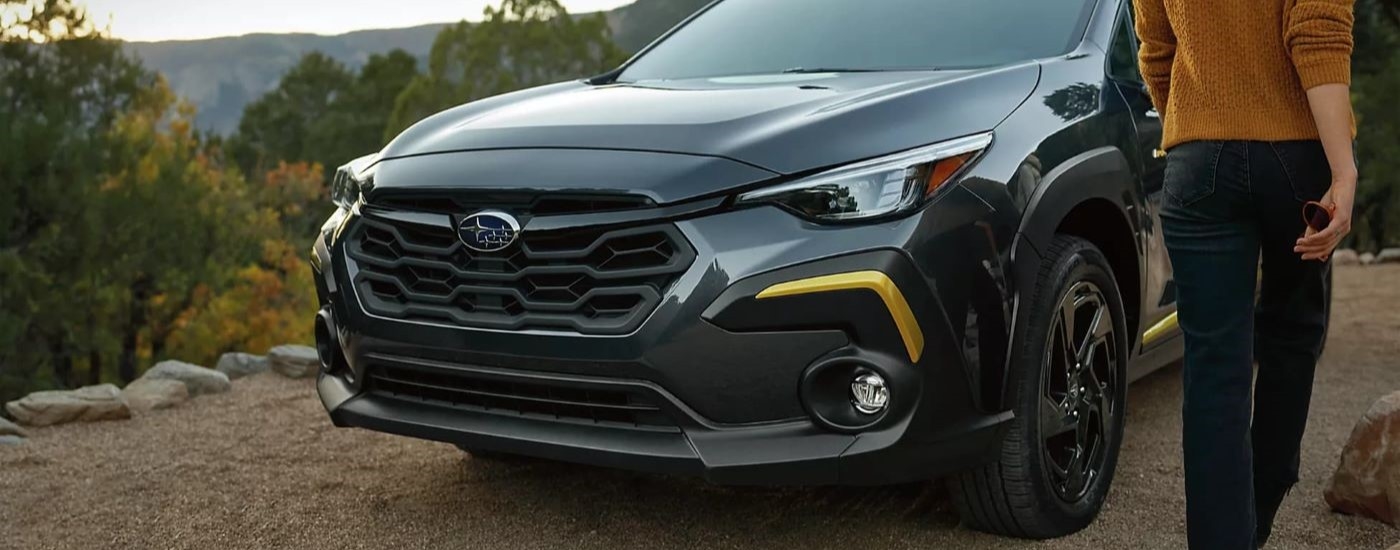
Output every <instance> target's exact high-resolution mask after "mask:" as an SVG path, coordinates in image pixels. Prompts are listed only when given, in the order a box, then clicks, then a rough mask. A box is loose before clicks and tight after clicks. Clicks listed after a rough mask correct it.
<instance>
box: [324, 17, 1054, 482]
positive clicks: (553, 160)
mask: <svg viewBox="0 0 1400 550" xmlns="http://www.w3.org/2000/svg"><path fill="white" fill-rule="evenodd" d="M730 4H733V5H735V6H738V7H736V8H734V9H732V10H729V11H724V10H721V8H722V7H724V6H726V5H730ZM912 5H914V4H911V6H912ZM716 6H718V7H712V8H711V10H712V11H716V12H719V13H717V14H714V15H710V14H707V15H705V16H702V17H701V18H700V19H698V20H697V21H698V22H697V23H694V24H693V25H695V26H696V27H697V30H694V31H691V32H690V33H689V34H687V33H684V32H682V33H678V34H677V35H676V36H675V37H674V38H673V39H665V40H663V42H662V46H665V44H667V43H668V42H670V41H673V40H674V41H675V42H676V45H675V46H674V47H673V48H672V50H675V51H678V52H684V51H687V50H689V49H691V47H692V45H690V44H687V41H688V40H702V39H703V38H704V35H705V33H706V28H707V27H706V26H705V25H703V24H701V23H702V22H704V21H706V20H707V18H709V19H711V20H714V21H715V22H714V23H711V24H710V25H711V26H713V27H718V28H725V27H726V25H728V24H729V23H727V22H726V18H727V17H737V16H739V15H741V14H739V13H737V12H736V10H739V9H740V8H743V7H744V6H750V8H752V7H753V6H752V3H751V2H720V3H718V4H716ZM746 9H748V8H746ZM754 9H756V8H754ZM765 9H766V8H765ZM842 9H845V8H842ZM1047 13H1049V12H1047ZM775 16H776V15H775ZM1080 17H1081V16H1080V14H1077V13H1076V14H1072V17H1070V18H1067V19H1066V20H1067V21H1069V20H1071V19H1072V20H1073V21H1076V22H1078V21H1079V18H1080ZM1026 19H1027V21H1026V23H1025V24H1026V25H1030V24H1032V23H1035V24H1042V23H1044V21H1043V19H1044V17H1040V16H1038V15H1036V14H1030V15H1027V16H1026ZM1036 19H1040V20H1042V21H1035V20H1036ZM1075 24H1079V23H1075ZM1066 25H1068V23H1066ZM692 37H694V38H692ZM1057 40H1063V39H1057ZM1057 47H1058V46H1057ZM796 49H797V50H801V49H802V47H797V48H796ZM1037 51H1038V50H1037ZM667 55H669V54H668V53H667V51H666V50H664V49H662V48H661V47H657V51H656V52H652V53H647V54H643V55H642V56H641V57H640V58H638V59H637V60H634V61H633V62H631V64H630V65H629V66H628V67H625V68H624V70H623V71H620V72H619V73H615V74H612V75H607V76H605V77H602V78H599V79H595V80H593V81H588V82H574V83H565V84H560V85H555V86H548V87H543V88H538V89H534V90H528V91H525V92H520V93H517V94H508V95H506V96H501V97H498V98H493V99H488V100H484V101H480V102H476V103H473V104H469V105H466V106H463V107H460V108H457V109H454V110H450V111H447V112H446V113H443V114H440V115H438V116H436V117H432V118H430V119H428V120H426V121H424V122H422V123H420V124H419V125H417V126H415V127H414V128H413V129H410V130H409V131H408V132H406V133H405V134H404V135H402V136H400V137H399V138H398V139H396V140H395V141H394V142H393V143H391V144H390V145H389V146H388V147H387V148H386V149H385V150H384V151H382V152H381V153H380V154H379V155H376V156H374V157H370V158H366V159H361V160H360V161H357V162H355V163H351V164H350V165H347V166H346V167H344V168H342V169H341V171H340V173H339V174H338V175H337V178H336V193H335V195H336V199H337V202H338V210H337V212H336V213H335V214H334V215H333V216H332V218H331V219H330V220H329V221H328V222H327V223H326V224H325V226H324V227H323V229H322V234H321V235H320V238H318V239H317V241H316V243H315V246H314V250H313V253H312V256H313V257H312V265H313V268H314V271H315V278H316V284H317V289H318V293H319V297H320V301H321V304H322V306H323V310H322V312H321V314H320V315H319V316H318V317H317V323H318V330H317V333H318V340H319V342H318V344H319V345H320V348H321V350H322V353H323V362H324V363H325V365H324V366H325V372H324V373H323V374H322V375H321V377H320V379H319V383H318V389H319V392H320V395H321V399H322V402H323V404H324V405H325V406H326V409H327V410H328V411H329V412H330V415H331V418H332V419H333V421H334V422H335V423H336V424H337V425H340V426H357V427H362V428H368V429H372V430H378V431H384V432H390V433H396V434H402V435H407V436H412V437H420V438H425V439H432V440H438V441H444V442H449V443H453V444H457V445H459V446H462V447H463V448H466V449H471V450H480V451H491V452H498V453H511V454H521V455H531V456H537V457H544V458H550V459H557V460H562V461H571V462H579V463H588V464H595V465H602V466H610V467H620V468H627V469H635V470H642V471H654V472H671V473H688V474H696V475H702V476H705V477H706V478H708V479H711V480H713V481H716V482H720V483H732V484H884V483H893V482H902V481H910V480H920V479H929V478H931V477H935V476H938V475H941V474H945V473H949V472H952V471H955V470H960V469H963V468H966V467H968V466H970V465H973V464H978V463H981V462H982V461H984V460H986V459H988V458H990V456H991V454H993V453H995V452H996V451H997V450H998V448H999V447H998V442H999V441H1000V440H1001V435H1002V432H1003V430H1004V429H1005V427H1006V425H1007V423H1008V421H1009V420H1010V419H1011V413H1010V412H1009V411H1008V410H1007V409H1006V407H1005V406H1004V404H1003V402H1002V395H1001V393H1000V392H1001V391H1002V388H1003V385H1002V382H1003V379H1002V378H1003V376H1004V372H1003V369H1004V365H1005V352H1006V349H1007V347H1008V340H1009V337H1010V336H1009V331H1010V322H1009V319H1010V311H1011V307H1012V305H1011V299H1010V298H1009V296H1010V292H1009V290H1008V285H1009V284H1010V283H1009V282H1008V280H1007V276H1006V264H1007V262H1008V261H1009V257H1010V254H1011V252H1010V246H1011V242H1012V240H1013V239H1012V237H1013V236H1014V233H1015V224H1016V221H1017V218H1016V214H1015V213H1014V212H1010V211H1007V210H1008V209H1007V208H1004V207H1003V206H1002V205H994V204H995V203H996V201H995V200H993V199H990V198H989V197H985V196H980V195H979V194H978V193H977V192H976V191H974V189H973V186H970V185H967V184H966V183H967V182H969V181H971V180H980V181H991V182H995V181H1005V180H1006V178H1007V177H1008V176H1009V175H1010V174H1011V173H1012V172H1014V171H1015V170H1016V167H1017V166H1018V165H1019V163H1020V160H1021V159H1019V158H1016V159H1012V160H1013V162H1010V163H1006V162H992V160H993V159H992V158H991V157H992V155H990V154H989V151H992V150H993V149H995V147H996V145H995V143H994V142H995V141H996V137H995V129H996V126H997V124H998V123H999V122H1000V121H1002V120H1005V118H1006V117H1007V116H1008V115H1009V114H1010V113H1011V112H1013V111H1014V110H1015V109H1016V108H1017V106H1019V105H1020V104H1022V102H1024V101H1025V100H1026V98H1027V97H1028V96H1029V95H1030V94H1031V92H1032V91H1033V90H1034V88H1035V85H1036V82H1037V79H1038V77H1039V71H1040V68H1039V65H1038V64H1037V63H1035V62H1034V61H1031V60H1029V59H1021V58H1020V57H1022V56H1023V54H1020V53H1015V52H1013V53H1011V54H1007V56H1008V59H1006V60H1004V61H1003V62H1000V63H996V62H990V61H988V62H987V63H986V66H978V67H970V68H965V69H945V70H906V69H904V68H896V67H890V68H881V69H879V70H869V71H866V70H859V71H856V70H841V69H830V70H827V69H820V70H807V69H801V67H802V65H799V64H798V62H797V61H793V62H791V63H792V65H790V66H791V67H793V68H795V70H787V71H783V70H777V71H770V72H767V73H753V74H744V75H741V76H737V77H727V76H714V75H705V74H699V75H672V76H671V77H665V78H662V77H660V76H656V75H649V71H650V72H655V71H658V70H661V69H658V68H657V67H663V66H665V65H667ZM823 55H825V54H823ZM1025 56H1026V57H1033V56H1029V54H1025ZM721 57H723V56H721ZM799 57H800V56H799ZM648 60H653V62H652V65H650V66H649V65H647V62H648ZM721 61H722V60H721ZM799 61H800V60H799ZM896 61H898V60H896ZM779 63H788V61H780V62H779ZM811 63H812V66H813V67H817V66H818V65H816V63H818V61H813V62H811ZM672 65H674V64H672ZM979 65H980V64H979ZM696 66H704V63H698V64H696ZM782 66H783V67H788V66H789V65H782ZM821 66H826V67H831V66H832V65H821ZM716 70H718V71H719V72H720V73H724V72H725V71H723V70H719V69H716ZM663 72H664V71H663ZM740 72H742V71H740ZM730 73H733V71H730ZM658 74H659V73H658Z"/></svg>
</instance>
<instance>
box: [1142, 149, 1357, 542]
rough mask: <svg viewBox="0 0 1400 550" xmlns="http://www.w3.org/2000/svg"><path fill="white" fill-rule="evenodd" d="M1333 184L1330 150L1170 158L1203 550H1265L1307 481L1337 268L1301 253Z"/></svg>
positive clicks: (1172, 234)
mask: <svg viewBox="0 0 1400 550" xmlns="http://www.w3.org/2000/svg"><path fill="white" fill-rule="evenodd" d="M1331 181H1332V178H1331V172H1330V169H1329V167H1328V164H1327V157H1326V155H1325V153H1324V152H1323V149H1322V144H1321V143H1320V142H1318V141H1289V142H1257V141H1195V142H1190V143H1185V144H1181V145H1178V146H1176V147H1173V148H1172V150H1171V151H1170V152H1169V153H1168V155H1167V169H1166V180H1165V182H1164V188H1165V192H1166V195H1167V196H1166V197H1165V198H1164V202H1163V208H1162V230H1163V236H1164V238H1165V240H1166V245H1167V251H1168V254H1169V255H1170V256H1171V261H1172V267H1173V269H1174V272H1175V277H1176V285H1177V307H1178V313H1179V316H1180V321H1181V328H1182V331H1183V332H1184V333H1185V338H1186V358H1185V366H1184V368H1183V372H1184V381H1185V383H1184V390H1183V391H1184V394H1185V396H1184V397H1185V399H1184V403H1183V406H1182V432H1183V433H1182V447H1183V451H1184V454H1185V465H1186V526H1187V538H1188V540H1189V542H1190V547H1191V548H1193V549H1211V550H1234V549H1240V550H1244V549H1248V550H1253V549H1254V548H1256V544H1257V543H1262V542H1263V541H1262V540H1260V539H1262V538H1266V537H1267V536H1268V534H1269V532H1270V530H1271V529H1272V525H1273V518H1274V514H1275V513H1276V512H1277V511H1278V508H1279V505H1280V504H1281V503H1282V501H1283V498H1284V495H1286V494H1287V493H1288V491H1289V489H1291V488H1292V487H1293V485H1294V484H1295V483H1296V482H1297V481H1298V457H1299V446H1300V444H1301V442H1302V437H1303V429H1304V426H1305V425H1306V424H1307V416H1308V402H1309V401H1310V400H1311V398H1312V383H1313V371H1314V367H1315V366H1316V364H1317V358H1318V355H1319V354H1320V353H1321V349H1322V342H1323V338H1324V337H1325V336H1326V321H1327V320H1326V315H1327V314H1326V311H1327V310H1326V303H1325V300H1326V288H1325V285H1326V284H1327V283H1326V281H1327V277H1326V276H1327V270H1328V268H1329V266H1328V264H1326V263H1323V262H1317V261H1303V260H1302V259H1301V258H1300V257H1299V255H1298V254H1297V253H1295V252H1293V246H1294V241H1296V240H1297V239H1298V237H1299V236H1301V235H1302V234H1303V231H1304V229H1305V224H1304V222H1303V216H1302V208H1303V203H1304V202H1305V201H1309V200H1318V199H1320V198H1321V197H1322V195H1323V194H1325V193H1326V192H1327V189H1328V187H1329V186H1330V185H1331ZM1261 257H1262V259H1263V264H1262V277H1259V268H1260V264H1259V260H1260V258H1261ZM1256 282H1258V283H1260V285H1259V288H1258V291H1259V295H1258V302H1257V305H1256V300H1255V292H1256ZM1255 361H1257V362H1258V364H1259V376H1258V381H1257V382H1255V381H1254V380H1253V374H1254V372H1253V371H1254V368H1253V367H1254V363H1255ZM1251 387H1252V389H1253V394H1254V399H1253V426H1252V427H1251V426H1250V419H1251V410H1250V408H1251V400H1250V392H1251Z"/></svg>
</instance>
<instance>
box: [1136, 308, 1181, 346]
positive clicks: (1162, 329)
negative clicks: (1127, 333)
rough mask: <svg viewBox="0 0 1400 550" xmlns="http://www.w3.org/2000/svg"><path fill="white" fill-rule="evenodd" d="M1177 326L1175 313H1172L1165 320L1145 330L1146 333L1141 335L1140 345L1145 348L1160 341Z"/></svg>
mask: <svg viewBox="0 0 1400 550" xmlns="http://www.w3.org/2000/svg"><path fill="white" fill-rule="evenodd" d="M1177 324H1178V323H1177V319H1176V312H1172V314H1171V315H1168V316H1167V317H1166V318H1165V319H1162V320H1161V321H1157V324H1155V325H1152V328H1149V329H1147V332H1144V333H1142V345H1144V346H1145V345H1147V344H1151V343H1152V342H1156V341H1157V340H1161V339H1162V338H1163V337H1165V336H1167V335H1168V334H1171V332H1172V331H1174V330H1176V328H1177Z"/></svg>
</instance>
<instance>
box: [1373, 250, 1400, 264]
mask: <svg viewBox="0 0 1400 550" xmlns="http://www.w3.org/2000/svg"><path fill="white" fill-rule="evenodd" d="M1376 263H1378V264H1400V248H1387V249H1385V250H1382V251H1381V253H1380V254H1376Z"/></svg>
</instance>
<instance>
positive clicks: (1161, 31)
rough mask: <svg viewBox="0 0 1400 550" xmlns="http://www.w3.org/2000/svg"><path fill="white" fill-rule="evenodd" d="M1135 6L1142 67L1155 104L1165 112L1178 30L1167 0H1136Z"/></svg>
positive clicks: (1160, 111) (1140, 65)
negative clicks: (1170, 18) (1169, 15)
mask: <svg viewBox="0 0 1400 550" xmlns="http://www.w3.org/2000/svg"><path fill="white" fill-rule="evenodd" d="M1133 5H1134V8H1135V10H1136V13H1137V22H1136V25H1135V26H1136V29H1137V35H1138V41H1139V42H1141V43H1142V45H1141V47H1140V48H1138V68H1139V70H1141V71H1142V78H1143V80H1144V81H1145V82H1146V84H1147V89H1148V93H1150V94H1152V105H1153V106H1154V107H1156V108H1157V112H1159V113H1163V114H1165V113H1166V112H1167V99H1168V96H1169V94H1170V93H1171V80H1172V63H1173V62H1175V61H1176V33H1175V32H1174V31H1172V24H1171V21H1170V20H1168V18H1167V7H1166V4H1164V3H1163V0H1133Z"/></svg>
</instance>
